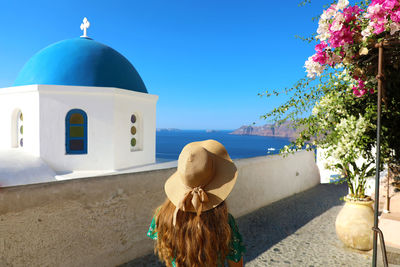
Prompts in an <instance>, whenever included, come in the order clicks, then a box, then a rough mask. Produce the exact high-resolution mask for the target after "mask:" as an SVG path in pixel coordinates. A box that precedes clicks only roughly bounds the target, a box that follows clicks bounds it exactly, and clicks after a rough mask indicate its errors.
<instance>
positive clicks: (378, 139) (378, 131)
mask: <svg viewBox="0 0 400 267" xmlns="http://www.w3.org/2000/svg"><path fill="white" fill-rule="evenodd" d="M378 47H379V59H378V75H377V77H376V78H377V79H378V114H377V121H376V175H375V203H374V204H375V206H374V229H378V212H379V172H380V168H379V167H380V159H381V110H382V107H381V98H382V82H383V81H382V80H383V70H382V65H383V43H379V44H378ZM377 237H378V232H377V231H374V240H373V253H372V266H373V267H376V254H377V246H378V243H377V241H378V240H377ZM381 242H384V241H383V239H382V240H381ZM382 256H383V255H382ZM383 257H384V256H383Z"/></svg>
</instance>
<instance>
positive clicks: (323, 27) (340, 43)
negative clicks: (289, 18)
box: [305, 0, 400, 97]
mask: <svg viewBox="0 0 400 267" xmlns="http://www.w3.org/2000/svg"><path fill="white" fill-rule="evenodd" d="M399 31H400V3H399V1H398V0H372V1H371V3H370V4H369V5H368V6H366V5H365V4H362V6H361V7H360V6H358V5H354V6H350V5H349V1H348V0H339V1H338V2H337V3H335V4H332V5H331V6H330V7H329V8H328V9H326V10H324V11H323V13H322V14H321V16H320V19H319V22H318V29H317V33H318V35H317V37H316V39H317V40H319V43H318V44H317V45H316V46H315V51H316V53H315V54H314V55H313V56H311V57H309V58H308V60H307V61H306V62H305V68H306V72H307V76H308V77H310V78H315V77H316V76H319V75H321V74H322V73H323V71H324V70H325V69H326V68H327V67H334V66H336V65H337V64H343V65H342V66H343V67H345V68H347V69H348V70H349V71H350V73H351V74H352V78H353V79H354V86H353V87H352V89H353V93H354V95H355V96H357V97H361V96H363V95H365V94H366V93H367V92H369V93H371V94H372V93H373V92H374V87H375V86H376V78H375V75H376V63H374V62H371V61H369V60H368V59H370V58H369V57H367V55H369V54H373V53H377V52H376V49H375V47H374V45H375V44H376V43H377V42H380V41H382V40H384V39H386V40H388V39H390V38H394V37H396V38H397V37H398V33H399ZM397 39H398V38H397ZM376 61H377V60H375V62H376ZM388 63H390V62H388Z"/></svg>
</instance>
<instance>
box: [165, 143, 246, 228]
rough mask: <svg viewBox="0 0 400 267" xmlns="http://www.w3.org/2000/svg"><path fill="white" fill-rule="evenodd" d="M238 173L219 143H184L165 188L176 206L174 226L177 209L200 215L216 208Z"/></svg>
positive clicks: (227, 192)
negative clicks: (176, 166) (175, 168)
mask: <svg viewBox="0 0 400 267" xmlns="http://www.w3.org/2000/svg"><path fill="white" fill-rule="evenodd" d="M237 174H238V171H237V168H236V166H235V164H234V163H233V162H232V160H231V158H230V157H229V155H228V152H227V151H226V149H225V147H224V146H223V145H222V144H221V143H219V142H217V141H215V140H206V141H200V142H193V143H189V144H187V145H186V146H185V147H184V148H183V149H182V152H181V154H180V155H179V159H178V169H177V171H176V172H175V173H174V174H172V175H171V177H169V178H168V180H167V181H166V183H165V186H164V189H165V192H166V194H167V197H168V199H169V200H170V201H171V202H172V203H173V204H174V205H175V207H176V209H175V213H174V220H173V223H174V225H175V222H176V215H177V213H178V210H179V209H180V210H182V211H186V212H196V213H197V215H200V214H201V212H202V211H206V210H209V209H212V208H215V207H217V206H218V205H219V204H220V203H221V202H222V201H224V200H225V199H226V198H227V197H228V195H229V193H230V192H231V191H232V189H233V186H234V185H235V183H236V178H237Z"/></svg>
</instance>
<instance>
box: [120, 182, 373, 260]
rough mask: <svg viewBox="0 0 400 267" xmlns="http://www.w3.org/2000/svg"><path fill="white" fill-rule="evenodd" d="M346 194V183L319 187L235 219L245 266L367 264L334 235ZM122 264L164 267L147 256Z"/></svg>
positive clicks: (361, 254) (362, 255) (365, 255)
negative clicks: (243, 246)
mask: <svg viewBox="0 0 400 267" xmlns="http://www.w3.org/2000/svg"><path fill="white" fill-rule="evenodd" d="M346 192H347V187H346V186H345V185H333V184H329V185H326V184H324V185H318V186H316V187H314V188H312V189H310V190H308V191H306V192H303V193H300V194H296V195H294V196H292V197H289V198H286V199H284V200H281V201H278V202H275V203H273V204H271V205H268V206H266V207H263V208H261V209H259V210H257V211H255V212H253V213H251V214H248V215H246V216H243V217H240V218H238V219H237V223H238V225H239V228H240V232H241V234H242V235H243V238H244V242H245V244H246V247H247V252H246V254H245V257H244V260H245V266H307V267H311V266H314V267H316V266H324V267H325V266H351V267H353V266H357V267H362V266H371V252H358V251H355V250H352V249H349V248H346V247H345V246H344V245H343V244H342V243H341V242H340V241H339V240H338V239H337V237H336V233H335V219H336V215H337V214H338V213H339V211H340V209H341V207H342V205H343V204H344V203H343V201H341V200H340V197H342V196H344V195H345V194H346ZM123 266H124V267H128V266H162V264H160V263H159V262H158V261H157V259H156V257H155V256H153V255H148V256H145V257H142V258H140V259H136V260H133V261H131V262H129V263H127V264H124V265H123Z"/></svg>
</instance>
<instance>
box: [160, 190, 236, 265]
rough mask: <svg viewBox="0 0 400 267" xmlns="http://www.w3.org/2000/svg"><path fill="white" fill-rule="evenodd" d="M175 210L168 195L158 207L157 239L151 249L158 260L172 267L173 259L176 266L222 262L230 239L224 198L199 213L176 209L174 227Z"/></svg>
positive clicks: (227, 250)
mask: <svg viewBox="0 0 400 267" xmlns="http://www.w3.org/2000/svg"><path fill="white" fill-rule="evenodd" d="M174 211H175V206H174V204H173V203H172V202H171V201H170V200H169V199H168V198H167V200H166V201H165V202H164V203H163V204H162V205H161V206H160V207H159V208H158V209H157V214H156V225H157V226H156V232H157V235H158V238H157V243H156V245H155V248H154V251H155V253H156V254H158V257H159V258H160V260H161V261H162V262H164V263H165V264H166V266H168V267H171V266H172V263H171V260H172V259H175V263H176V265H177V267H189V266H190V267H202V266H217V264H218V263H221V264H222V265H223V261H224V260H225V257H226V255H227V254H228V252H229V242H230V239H231V228H230V226H229V223H228V208H227V206H226V203H225V201H223V202H222V203H221V204H219V205H218V206H217V207H216V208H213V209H210V210H208V211H205V212H202V213H201V215H200V216H197V215H196V213H193V212H183V211H181V210H179V211H178V215H177V218H176V225H175V227H174V226H173V224H172V217H173V214H174Z"/></svg>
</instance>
